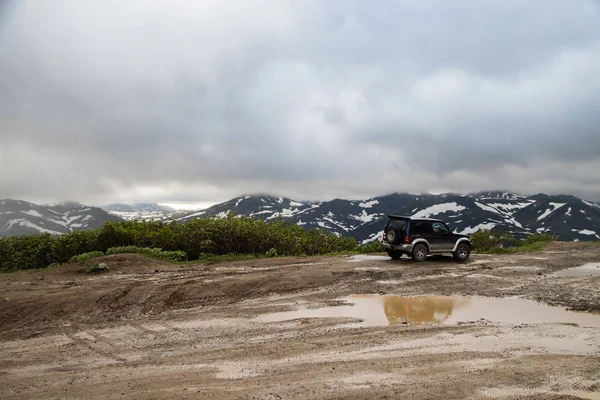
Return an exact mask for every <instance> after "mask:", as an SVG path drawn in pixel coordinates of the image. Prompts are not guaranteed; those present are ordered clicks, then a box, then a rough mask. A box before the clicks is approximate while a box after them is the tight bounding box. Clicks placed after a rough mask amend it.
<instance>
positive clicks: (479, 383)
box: [0, 243, 600, 400]
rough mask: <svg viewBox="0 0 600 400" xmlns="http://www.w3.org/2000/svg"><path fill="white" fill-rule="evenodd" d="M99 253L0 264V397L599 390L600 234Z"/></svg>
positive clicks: (545, 394) (595, 394) (485, 395)
mask: <svg viewBox="0 0 600 400" xmlns="http://www.w3.org/2000/svg"><path fill="white" fill-rule="evenodd" d="M103 261H104V262H106V263H107V264H108V266H109V267H110V271H109V272H107V273H103V274H99V275H95V274H89V273H88V272H87V271H88V269H89V266H90V265H92V261H90V262H86V263H80V264H74V265H69V266H63V267H59V268H56V269H51V270H44V271H27V272H19V273H12V274H4V275H0V398H1V399H5V400H7V399H94V398H98V399H100V398H102V399H112V398H119V399H122V398H135V399H166V398H169V399H197V398H214V399H290V398H314V399H333V398H350V399H383V398H388V399H394V398H404V399H432V398H440V399H503V398H510V399H519V398H523V399H578V398H580V399H600V329H599V328H600V274H599V273H598V272H599V271H600V264H599V265H598V266H596V263H600V246H598V245H593V244H582V243H577V244H575V243H569V244H566V243H555V244H552V245H551V246H549V247H548V248H547V249H546V250H545V251H543V252H539V253H533V254H521V255H494V256H487V255H474V256H472V258H471V259H470V260H469V262H467V263H462V264H461V263H457V262H455V261H453V260H451V259H450V258H436V259H432V260H428V261H426V262H424V263H415V262H412V261H410V260H408V259H402V260H400V261H392V260H389V259H388V258H387V257H372V256H370V257H327V258H325V257H314V258H294V259H291V258H275V259H265V260H254V261H243V262H241V261H240V262H233V263H226V264H214V265H194V266H183V267H181V266H177V265H171V264H165V263H162V262H158V261H154V260H149V259H146V258H144V257H142V256H137V255H115V256H108V257H104V258H103ZM95 262H97V261H95ZM582 265H586V267H584V268H583V269H581V270H575V271H572V270H570V268H573V267H579V266H582ZM596 267H598V268H596ZM572 275H575V276H572ZM537 302H541V303H537ZM551 306H555V307H551ZM567 310H572V311H567Z"/></svg>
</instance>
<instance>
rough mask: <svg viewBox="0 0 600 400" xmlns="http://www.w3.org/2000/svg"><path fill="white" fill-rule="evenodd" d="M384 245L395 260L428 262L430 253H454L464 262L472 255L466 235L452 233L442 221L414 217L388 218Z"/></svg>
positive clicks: (453, 254)
mask: <svg viewBox="0 0 600 400" xmlns="http://www.w3.org/2000/svg"><path fill="white" fill-rule="evenodd" d="M388 217H389V220H388V222H387V225H386V226H385V230H384V231H383V238H382V244H383V247H385V249H386V251H387V253H388V254H389V256H390V257H392V258H393V259H394V260H397V259H399V258H400V257H402V254H406V255H407V256H409V257H411V258H412V259H413V260H415V261H425V260H426V259H427V256H428V255H429V254H444V253H449V254H452V256H453V257H454V259H455V260H458V261H465V260H466V259H468V258H469V256H470V255H471V240H470V239H469V236H467V235H459V234H457V233H454V232H452V230H451V229H450V228H448V225H446V223H445V222H444V221H442V220H439V219H428V218H411V217H401V216H398V215H388Z"/></svg>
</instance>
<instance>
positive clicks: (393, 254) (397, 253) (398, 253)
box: [387, 250, 404, 260]
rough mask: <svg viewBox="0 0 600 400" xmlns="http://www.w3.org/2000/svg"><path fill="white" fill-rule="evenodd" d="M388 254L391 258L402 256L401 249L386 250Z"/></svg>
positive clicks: (395, 258) (397, 258)
mask: <svg viewBox="0 0 600 400" xmlns="http://www.w3.org/2000/svg"><path fill="white" fill-rule="evenodd" d="M387 253H388V256H390V257H392V259H393V260H399V259H400V257H402V254H404V253H402V252H401V251H398V250H388V252H387Z"/></svg>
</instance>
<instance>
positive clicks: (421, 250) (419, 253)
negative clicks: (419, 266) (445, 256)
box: [411, 243, 428, 262]
mask: <svg viewBox="0 0 600 400" xmlns="http://www.w3.org/2000/svg"><path fill="white" fill-rule="evenodd" d="M427 253H428V251H427V246H425V245H424V244H421V243H418V244H416V245H415V247H413V251H412V255H411V256H412V259H413V260H415V261H419V262H420V261H425V260H426V259H427Z"/></svg>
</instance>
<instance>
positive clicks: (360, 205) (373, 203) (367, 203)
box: [358, 200, 379, 208]
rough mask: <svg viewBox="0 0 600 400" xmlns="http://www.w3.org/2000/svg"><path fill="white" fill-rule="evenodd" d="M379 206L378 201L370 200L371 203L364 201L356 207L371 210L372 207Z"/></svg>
mask: <svg viewBox="0 0 600 400" xmlns="http://www.w3.org/2000/svg"><path fill="white" fill-rule="evenodd" d="M376 204H379V200H371V201H366V202H363V203H359V204H358V206H359V207H362V208H371V207H373V206H374V205H376Z"/></svg>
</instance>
